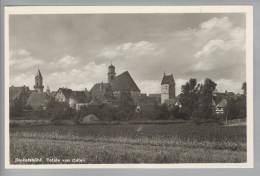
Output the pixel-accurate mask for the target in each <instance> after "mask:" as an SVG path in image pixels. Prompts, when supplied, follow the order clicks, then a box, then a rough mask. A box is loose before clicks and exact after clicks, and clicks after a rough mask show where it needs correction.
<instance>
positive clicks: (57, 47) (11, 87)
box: [5, 6, 253, 168]
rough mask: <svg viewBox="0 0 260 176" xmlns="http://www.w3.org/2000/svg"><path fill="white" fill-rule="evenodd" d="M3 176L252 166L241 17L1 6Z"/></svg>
mask: <svg viewBox="0 0 260 176" xmlns="http://www.w3.org/2000/svg"><path fill="white" fill-rule="evenodd" d="M5 15H6V16H5V19H6V24H7V25H6V27H5V36H6V39H5V51H6V53H5V73H6V75H5V79H6V88H5V89H6V90H5V91H6V92H7V93H6V95H5V102H6V103H5V108H6V114H5V119H6V124H5V130H6V138H5V141H6V146H5V147H6V151H7V152H6V153H5V155H6V156H5V159H6V161H5V162H6V167H7V166H8V167H12V168H16V167H17V168H37V167H52V168H55V167H57V168H59V167H69V168H74V167H75V168H77V167H79V168H80V167H82V168H88V167H101V168H102V167H106V168H109V167H119V168H121V167H131V166H132V167H151V168H153V167H155V168H156V167H162V168H163V167H170V168H171V167H173V168H174V167H177V168H178V167H182V168H186V167H187V168H189V167H200V168H203V167H227V168H228V167H252V165H253V81H252V80H253V76H252V75H253V66H252V65H253V64H252V63H253V56H252V51H253V48H252V47H253V46H252V44H253V43H252V38H253V32H252V18H253V17H252V8H250V7H249V6H240V7H232V6H231V7H230V6H221V7H217V6H216V7H211V6H210V7H207V6H201V7H200V6H197V7H195V6H194V7H192V6H188V7H177V6H169V7H161V6H158V7H142V6H138V7H133V6H132V7H130V6H129V7H128V6H122V7H120V6H110V7H109V6H107V7H106V6H102V7H98V6H97V7H94V6H93V7H91V6H85V7H69V6H68V7H6V8H5Z"/></svg>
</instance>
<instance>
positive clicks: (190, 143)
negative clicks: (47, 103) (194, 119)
mask: <svg viewBox="0 0 260 176" xmlns="http://www.w3.org/2000/svg"><path fill="white" fill-rule="evenodd" d="M10 157H11V163H12V164H21V162H20V161H19V160H18V159H31V158H41V160H40V161H33V162H32V161H30V162H23V164H32V163H37V164H39V163H54V164H67V163H74V164H75V163H76V164H86V163H240V162H246V127H245V126H226V127H224V126H220V125H217V124H202V125H196V124H193V123H183V124H169V125H166V124H163V125H162V124H160V125H159V124H158V125H157V124H153V125H147V124H146V125H137V124H135V125H133V124H132V125H92V126H20V127H13V128H11V129H10Z"/></svg>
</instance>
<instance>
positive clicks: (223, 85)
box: [215, 79, 243, 93]
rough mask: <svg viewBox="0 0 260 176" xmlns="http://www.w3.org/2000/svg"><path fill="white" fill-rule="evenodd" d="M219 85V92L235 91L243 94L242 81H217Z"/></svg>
mask: <svg viewBox="0 0 260 176" xmlns="http://www.w3.org/2000/svg"><path fill="white" fill-rule="evenodd" d="M215 82H216V83H217V87H216V89H217V90H218V91H219V92H225V91H226V90H227V91H230V90H232V91H234V92H238V93H242V92H243V91H242V89H241V88H242V83H241V82H240V81H233V80H230V79H219V80H216V81H215Z"/></svg>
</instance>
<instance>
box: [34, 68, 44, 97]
mask: <svg viewBox="0 0 260 176" xmlns="http://www.w3.org/2000/svg"><path fill="white" fill-rule="evenodd" d="M42 80H43V78H42V74H41V71H40V69H39V67H38V71H37V73H36V76H35V85H34V89H35V90H36V91H37V92H43V88H44V86H43V83H42Z"/></svg>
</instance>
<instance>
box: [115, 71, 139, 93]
mask: <svg viewBox="0 0 260 176" xmlns="http://www.w3.org/2000/svg"><path fill="white" fill-rule="evenodd" d="M111 85H112V90H113V91H138V92H140V89H139V88H138V86H137V85H136V83H135V82H134V80H133V79H132V77H131V75H130V74H129V72H128V71H126V72H123V73H122V74H120V75H118V76H117V77H116V78H115V79H114V80H112V82H111Z"/></svg>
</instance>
